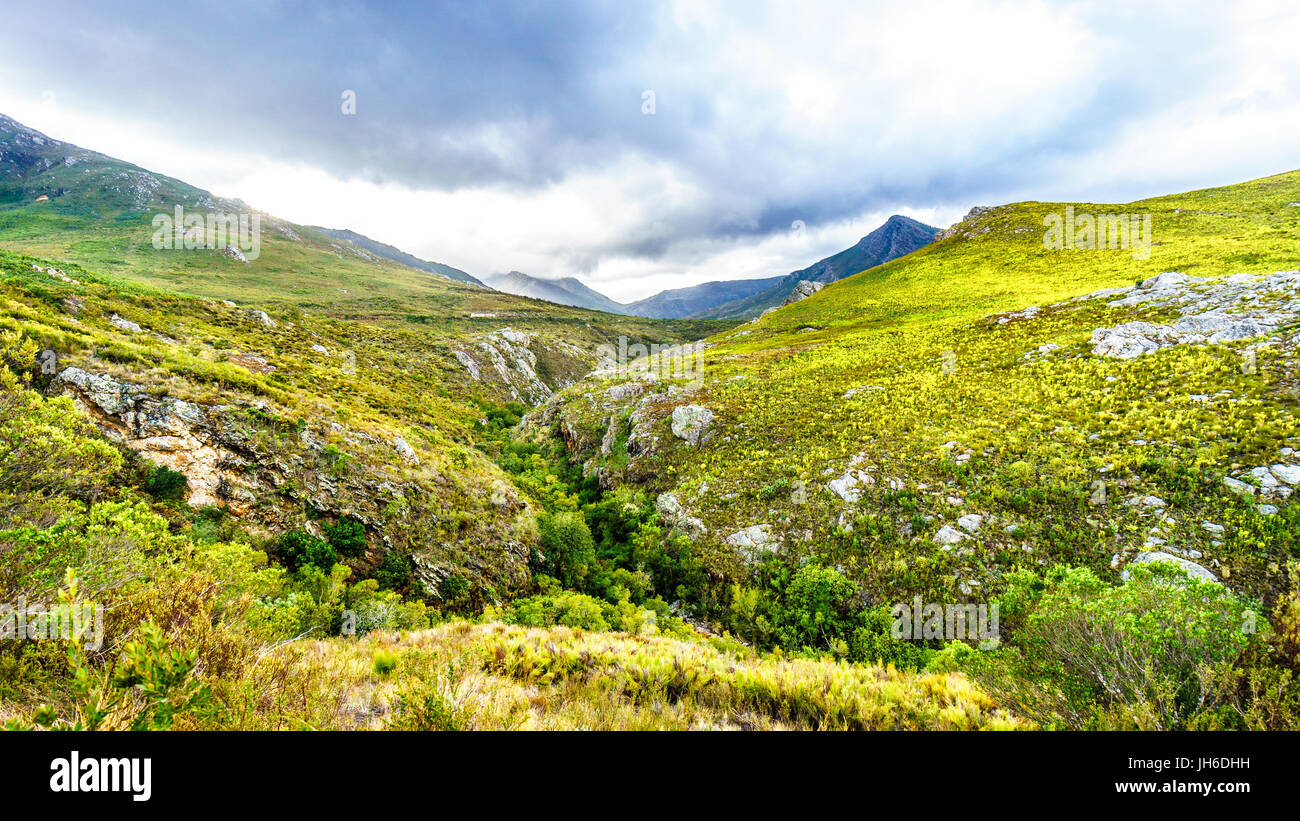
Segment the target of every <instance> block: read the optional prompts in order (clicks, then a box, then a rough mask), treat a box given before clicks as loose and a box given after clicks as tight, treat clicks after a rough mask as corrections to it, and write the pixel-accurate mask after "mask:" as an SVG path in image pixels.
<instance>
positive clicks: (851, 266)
mask: <svg viewBox="0 0 1300 821" xmlns="http://www.w3.org/2000/svg"><path fill="white" fill-rule="evenodd" d="M938 233H939V229H938V228H934V227H932V226H929V225H926V224H925V223H922V222H917V221H916V220H914V219H912V218H911V217H904V216H899V215H897V214H896V215H894V216H892V217H890V218H889V219H888V220H886V221H885V224H884V225H882V226H880V227H879V228H877V229H876V230H874V231H872V232H871V233H870V234H867V235H866V236H865V237H863V238H862V239H860V240H858V242H857V243H856V244H855V245H854V246H853V247H851V248H846V249H845V250H843V251H840V252H839V253H838V254H834V255H833V256H829V257H826V258H825V259H823V260H819V261H818V262H815V263H813V264H812V265H809V266H808V267H807V268H803V269H801V270H798V271H793V272H791V273H789V274H786V275H785V276H778V277H767V278H765V279H738V280H723V281H715V282H705V283H703V284H701V285H693V286H690V287H688V288H673V289H671V290H667V291H660V292H659V293H657V294H655V295H654V296H650V297H646V298H645V299H641V300H637V301H636V302H631V303H627V304H624V303H621V302H615V301H614V300H612V299H610V298H609V297H607V296H605V295H604V294H601V293H599V292H598V291H595V290H593V289H591V288H589V287H587V286H586V285H584V284H582V283H581V282H580V281H578V280H577V279H576V278H574V277H565V278H564V279H543V278H540V277H533V276H529V275H528V274H523V273H520V272H519V271H511V272H510V273H508V274H497V275H494V276H488V277H483V280H484V282H485V283H486V284H487V285H488V286H489V287H491V288H495V289H496V290H498V291H504V292H506V293H509V294H518V295H520V296H529V297H534V298H536V299H545V300H548V301H550V302H556V303H559V304H561V305H572V306H576V307H579V308H589V309H591V310H594V311H607V312H609V313H614V314H630V315H632V316H644V317H650V318H653V319H738V318H747V317H753V316H758V315H759V314H761V313H763V311H765V310H767V309H768V308H775V307H777V306H779V305H781V304H782V303H784V302H785V301H786V300H787V299H789V298H790V296H791V294H793V293H794V291H795V288H796V287H797V286H798V284H799V283H800V282H801V281H804V280H808V281H811V282H820V283H823V284H826V283H831V282H835V281H836V280H840V279H843V278H844V277H847V276H852V275H853V274H856V273H858V272H859V271H865V270H867V269H868V268H874V267H876V266H877V265H883V264H884V263H886V262H889V261H890V260H894V259H898V258H899V257H901V256H905V255H907V254H910V253H912V252H913V251H915V250H916V249H918V248H923V247H925V246H926V245H929V244H930V243H932V242H934V237H935V235H936V234H938ZM408 264H409V263H408Z"/></svg>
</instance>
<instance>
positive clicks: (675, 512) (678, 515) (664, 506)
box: [655, 493, 708, 538]
mask: <svg viewBox="0 0 1300 821" xmlns="http://www.w3.org/2000/svg"><path fill="white" fill-rule="evenodd" d="M655 509H656V510H658V511H659V515H660V516H662V517H663V519H664V521H665V522H667V523H668V525H669V527H672V528H674V529H676V530H679V531H681V532H682V533H685V534H686V535H687V536H690V537H692V538H694V537H697V536H703V535H704V534H705V533H707V532H708V529H707V528H705V526H704V522H702V521H700V520H699V519H698V518H696V517H694V516H691V515H690V514H689V513H687V512H686V509H685V508H684V507H682V503H681V501H679V500H678V498H677V494H675V493H660V494H659V497H658V498H657V499H656V500H655Z"/></svg>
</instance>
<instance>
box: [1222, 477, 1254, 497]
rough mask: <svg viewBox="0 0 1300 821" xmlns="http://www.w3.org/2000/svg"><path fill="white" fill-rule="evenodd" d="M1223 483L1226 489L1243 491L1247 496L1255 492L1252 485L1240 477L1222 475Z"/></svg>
mask: <svg viewBox="0 0 1300 821" xmlns="http://www.w3.org/2000/svg"><path fill="white" fill-rule="evenodd" d="M1223 484H1224V485H1225V486H1227V488H1228V490H1231V491H1232V492H1233V493H1244V494H1246V495H1247V496H1253V495H1254V494H1255V488H1254V487H1252V486H1250V485H1248V484H1246V483H1245V482H1243V481H1241V480H1240V479H1234V478H1232V477H1231V476H1224V477H1223Z"/></svg>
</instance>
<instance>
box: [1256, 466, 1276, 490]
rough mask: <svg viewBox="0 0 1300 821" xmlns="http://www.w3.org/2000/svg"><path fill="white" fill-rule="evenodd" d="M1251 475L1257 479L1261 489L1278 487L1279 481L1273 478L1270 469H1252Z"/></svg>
mask: <svg viewBox="0 0 1300 821" xmlns="http://www.w3.org/2000/svg"><path fill="white" fill-rule="evenodd" d="M1250 475H1251V476H1254V477H1255V479H1256V480H1257V481H1258V482H1259V484H1260V487H1277V479H1276V478H1275V477H1274V476H1273V474H1272V472H1271V471H1269V469H1268V468H1265V467H1258V468H1252V469H1251V471H1250Z"/></svg>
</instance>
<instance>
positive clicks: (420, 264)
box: [311, 225, 499, 290]
mask: <svg viewBox="0 0 1300 821" xmlns="http://www.w3.org/2000/svg"><path fill="white" fill-rule="evenodd" d="M311 227H312V228H315V229H316V230H317V231H320V232H321V233H322V234H325V235H326V236H329V237H333V238H334V239H341V240H344V241H345V242H350V243H352V244H353V245H355V246H357V247H358V248H360V249H362V250H364V251H369V252H370V253H372V254H374V255H375V256H377V257H383V258H384V259H390V260H392V261H393V262H400V263H401V264H403V265H405V266H407V267H409V268H415V269H416V270H418V271H426V272H428V273H430V274H439V275H441V276H445V277H447V278H448V279H454V280H456V281H458V282H468V283H470V284H473V285H483V283H482V282H481V281H480V280H478V279H475V278H474V277H472V276H470V275H469V274H467V273H465V272H464V271H462V270H460V269H459V268H453V267H451V266H450V265H443V264H442V263H441V262H430V261H428V260H423V259H420V258H419V257H417V256H414V255H412V254H408V253H406V252H405V251H403V250H402V249H400V248H394V247H393V246H391V245H385V244H384V243H382V242H379V241H378V240H373V239H371V238H370V237H367V236H365V235H363V234H358V233H357V232H356V231H349V230H348V229H346V228H321V227H320V226H316V225H314V226H311ZM484 287H486V286H484ZM498 290H499V289H498Z"/></svg>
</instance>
